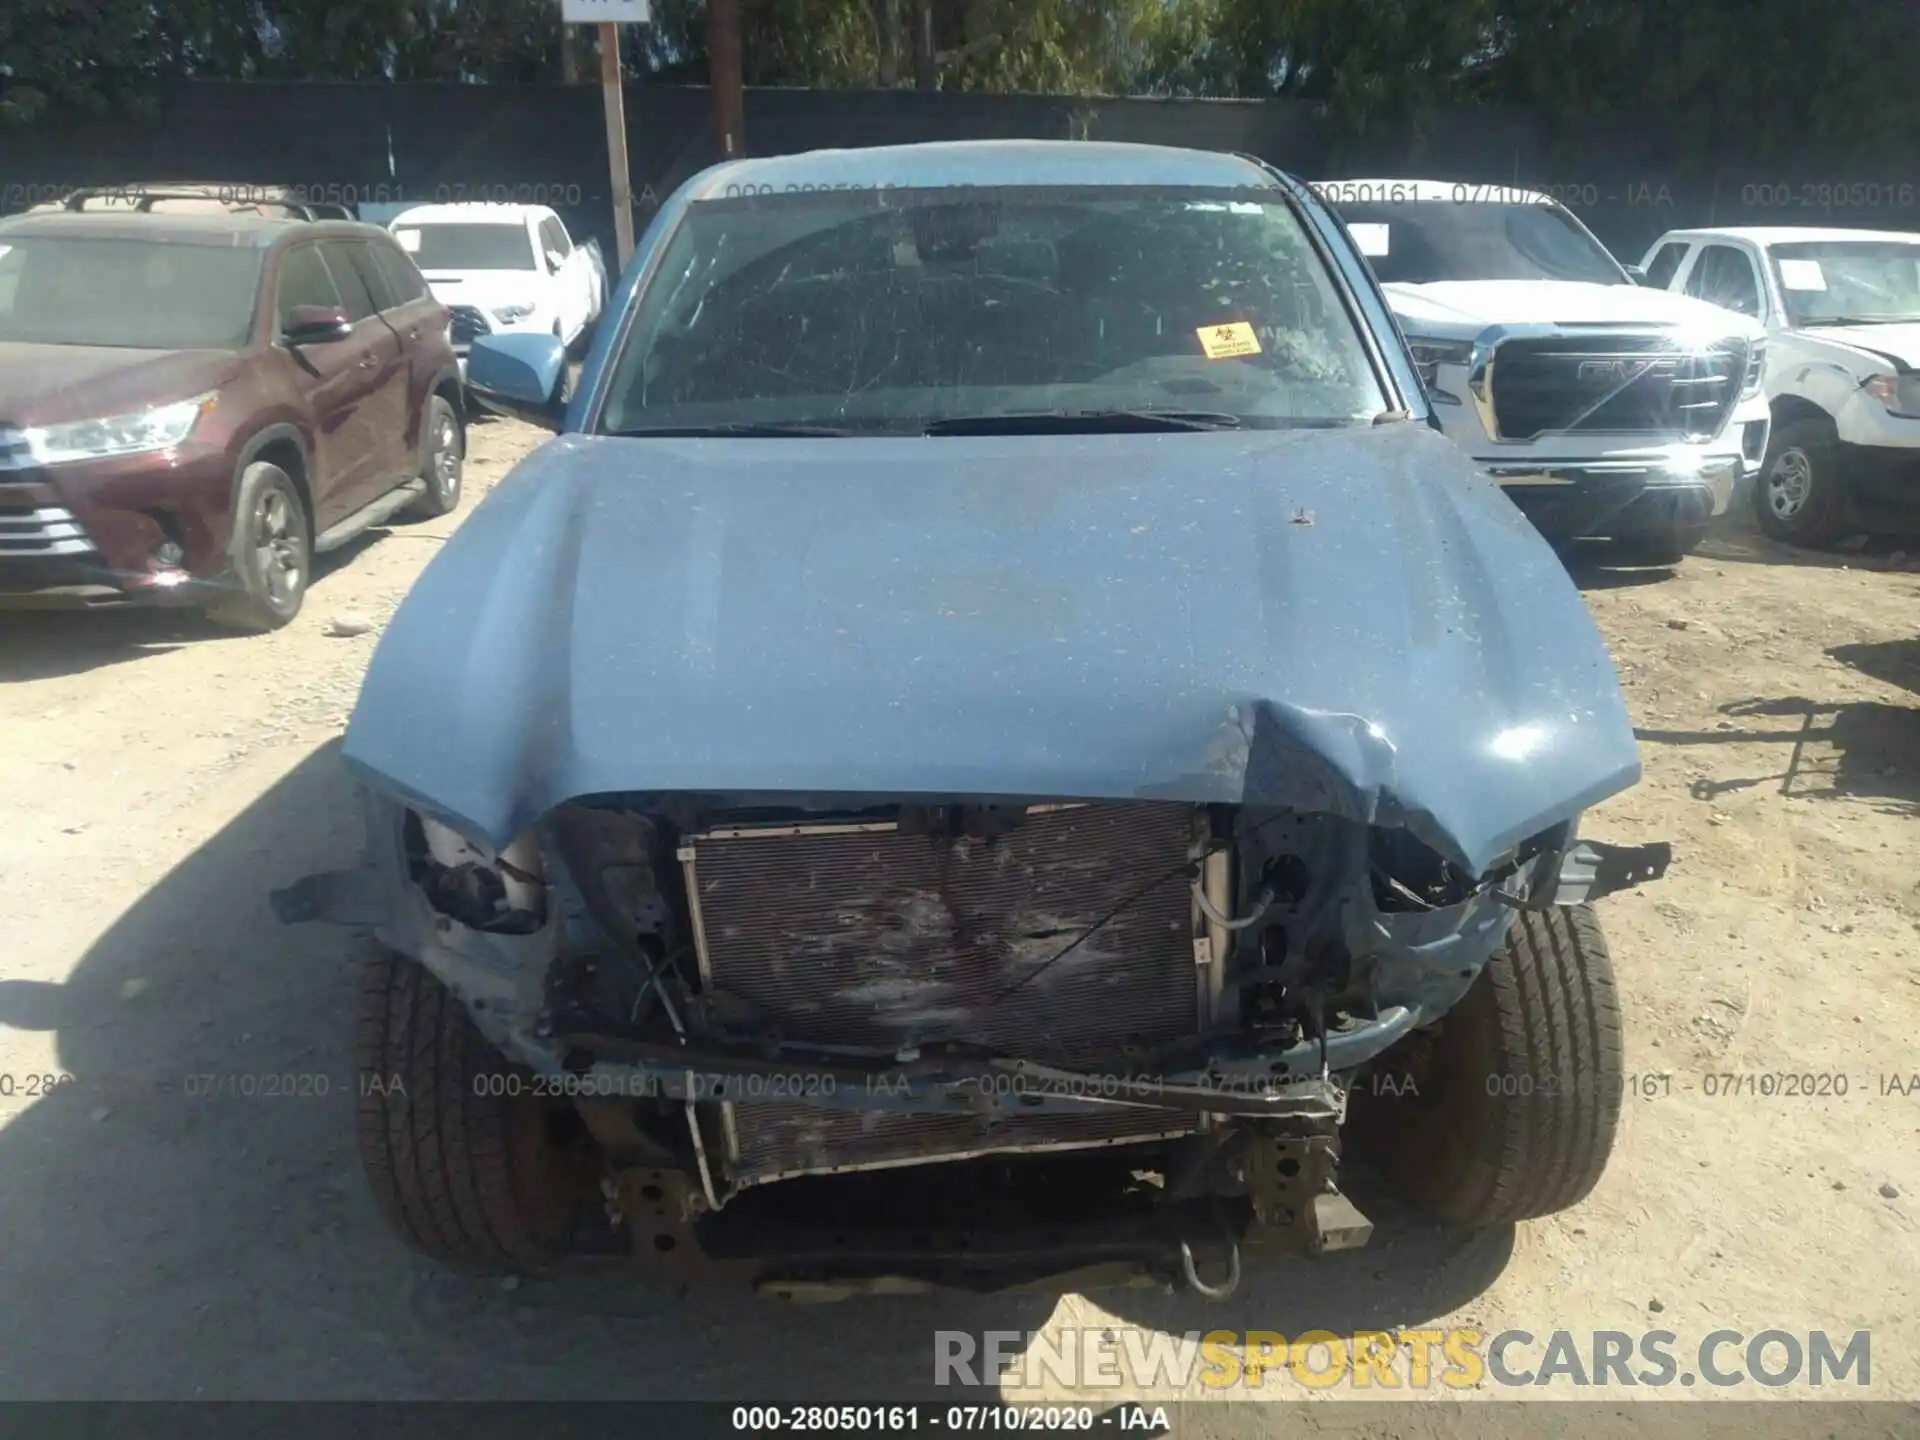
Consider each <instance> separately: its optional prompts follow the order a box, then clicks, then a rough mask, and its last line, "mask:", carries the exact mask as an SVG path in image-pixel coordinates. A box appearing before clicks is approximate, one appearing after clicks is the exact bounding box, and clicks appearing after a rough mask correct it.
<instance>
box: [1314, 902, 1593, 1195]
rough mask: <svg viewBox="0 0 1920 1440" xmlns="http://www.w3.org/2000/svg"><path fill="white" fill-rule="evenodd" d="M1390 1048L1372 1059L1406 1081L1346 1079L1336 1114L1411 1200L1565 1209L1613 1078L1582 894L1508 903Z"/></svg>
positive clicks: (1589, 1179) (1578, 1184)
mask: <svg viewBox="0 0 1920 1440" xmlns="http://www.w3.org/2000/svg"><path fill="white" fill-rule="evenodd" d="M1403 1046H1406V1047H1412V1048H1411V1049H1410V1050H1409V1052H1408V1053H1407V1054H1406V1055H1405V1056H1404V1057H1403V1056H1402V1055H1401V1054H1400V1052H1398V1051H1395V1052H1392V1053H1390V1054H1389V1055H1388V1056H1387V1057H1386V1062H1385V1064H1384V1065H1382V1066H1381V1067H1379V1068H1380V1070H1381V1071H1388V1070H1392V1069H1393V1068H1394V1064H1395V1062H1396V1061H1401V1062H1402V1063H1404V1064H1406V1065H1407V1067H1408V1068H1407V1072H1406V1074H1407V1076H1408V1077H1409V1078H1410V1079H1411V1080H1412V1082H1413V1083H1412V1085H1411V1086H1409V1085H1406V1084H1404V1083H1399V1082H1398V1081H1396V1083H1394V1084H1391V1085H1386V1084H1382V1083H1376V1084H1375V1085H1374V1086H1372V1087H1369V1086H1367V1085H1361V1086H1357V1087H1356V1088H1355V1090H1354V1107H1353V1114H1352V1118H1351V1120H1350V1122H1349V1123H1350V1134H1351V1135H1352V1137H1353V1139H1354V1141H1355V1148H1356V1149H1357V1150H1358V1151H1360V1152H1361V1153H1363V1154H1365V1155H1367V1156H1368V1158H1370V1159H1371V1160H1372V1161H1373V1163H1374V1164H1375V1166H1376V1168H1378V1169H1379V1170H1380V1171H1381V1172H1382V1173H1383V1174H1384V1175H1385V1176H1386V1177H1387V1179H1388V1180H1389V1181H1391V1182H1392V1183H1393V1184H1394V1186H1395V1188H1396V1189H1398V1190H1399V1191H1400V1192H1401V1193H1402V1194H1404V1195H1405V1196H1406V1197H1407V1198H1408V1199H1409V1200H1411V1201H1412V1202H1413V1203H1414V1204H1416V1205H1418V1206H1420V1207H1421V1208H1422V1209H1425V1210H1429V1211H1431V1212H1433V1213H1434V1214H1436V1215H1438V1216H1440V1217H1441V1218H1442V1219H1445V1220H1449V1221H1451V1222H1452V1223H1454V1224H1456V1225H1462V1226H1466V1227H1469V1228H1480V1227H1484V1226H1489V1225H1502V1224H1512V1223H1514V1222H1516V1221H1520V1220H1530V1219H1533V1218H1535V1217H1537V1216H1541V1215H1551V1214H1553V1213H1554V1212H1555V1211H1558V1210H1565V1209H1566V1208H1567V1207H1568V1206H1571V1205H1575V1204H1578V1203H1579V1202H1580V1201H1581V1200H1582V1199H1584V1198H1585V1197H1586V1195H1587V1193H1588V1192H1589V1191H1590V1190H1592V1189H1593V1187H1594V1185H1595V1184H1596V1183H1598V1181H1599V1179H1600V1176H1601V1173H1602V1172H1603V1171H1604V1170H1605V1169H1606V1167H1607V1157H1608V1155H1609V1154H1610V1153H1611V1152H1612V1149H1613V1138H1614V1132H1615V1130H1616V1128H1617V1127H1618V1124H1619V1119H1620V1102H1621V1097H1622V1090H1623V1086H1624V1083H1625V1081H1624V1074H1623V1069H1622V1045H1621V1027H1620V1004H1619V998H1618V995H1617V993H1616V991H1615V988H1614V981H1613V961H1612V958H1611V957H1610V956H1609V954H1608V953H1607V942H1606V937H1605V936H1604V935H1602V934H1601V933H1600V922H1599V920H1598V918H1597V917H1596V916H1595V915H1594V913H1593V910H1592V909H1591V908H1590V907H1589V906H1585V905H1579V906H1564V907H1560V906H1556V907H1555V908H1553V909H1550V910H1547V911H1544V912H1543V911H1531V910H1528V911H1522V912H1521V913H1520V915H1519V916H1518V917H1517V918H1516V919H1515V921H1514V925H1513V929H1512V931H1511V932H1509V934H1508V937H1507V940H1506V943H1505V944H1503V945H1502V946H1501V947H1500V949H1499V950H1498V951H1496V952H1495V953H1494V956H1493V958H1492V959H1491V960H1489V961H1488V962H1487V966H1486V968H1485V969H1484V970H1482V971H1481V973H1480V976H1479V978H1478V979H1476V980H1475V981H1474V983H1473V986H1472V988H1471V989H1469V990H1468V991H1467V994H1466V997H1465V998H1464V999H1463V1000H1461V1002H1460V1003H1459V1004H1458V1005H1456V1006H1455V1007H1454V1008H1453V1009H1452V1010H1451V1011H1449V1012H1448V1013H1447V1015H1446V1017H1445V1018H1444V1019H1443V1020H1441V1021H1440V1023H1439V1024H1438V1025H1437V1026H1436V1027H1434V1028H1433V1029H1431V1030H1428V1031H1423V1032H1420V1033H1419V1034H1417V1035H1416V1036H1414V1037H1411V1038H1410V1039H1409V1040H1408V1041H1405V1042H1403ZM1377 1078H1378V1077H1377ZM1396 1091H1397V1092H1398V1093H1394V1092H1396Z"/></svg>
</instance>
